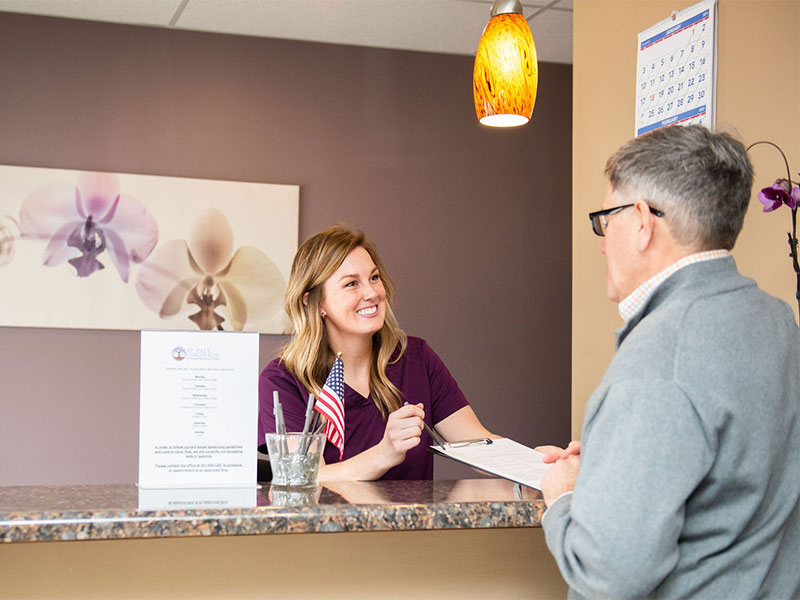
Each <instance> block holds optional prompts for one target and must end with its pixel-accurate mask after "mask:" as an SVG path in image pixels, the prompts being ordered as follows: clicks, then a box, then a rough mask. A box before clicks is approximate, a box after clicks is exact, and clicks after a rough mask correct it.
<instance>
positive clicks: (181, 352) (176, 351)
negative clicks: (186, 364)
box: [172, 346, 186, 361]
mask: <svg viewBox="0 0 800 600" xmlns="http://www.w3.org/2000/svg"><path fill="white" fill-rule="evenodd" d="M172 358H173V359H174V360H178V361H180V360H183V359H184V358H186V348H181V347H180V346H178V347H177V348H173V349H172Z"/></svg>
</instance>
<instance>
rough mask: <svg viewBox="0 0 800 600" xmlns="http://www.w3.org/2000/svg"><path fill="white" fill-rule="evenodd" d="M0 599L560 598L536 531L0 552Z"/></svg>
mask: <svg viewBox="0 0 800 600" xmlns="http://www.w3.org/2000/svg"><path fill="white" fill-rule="evenodd" d="M0 582H1V583H0V596H2V597H3V598H193V599H200V598H237V599H245V598H272V597H275V598H278V597H280V598H323V597H325V598H348V599H349V600H356V599H361V598H411V597H415V596H416V597H424V598H439V599H443V598H458V599H460V598H481V599H482V600H489V599H491V600H494V599H496V598H527V599H530V598H546V599H548V600H550V599H555V598H566V596H567V589H566V586H565V584H564V581H563V579H561V576H560V575H559V572H558V568H557V567H556V564H555V562H554V561H553V559H552V557H551V556H550V554H549V552H548V550H547V547H546V546H545V542H544V532H543V531H542V529H541V528H524V529H482V530H481V529H472V530H446V531H390V532H365V533H330V534H293V535H256V536H222V537H207V538H197V537H192V538H165V539H164V538H162V539H130V540H99V541H80V542H35V543H14V544H2V545H0Z"/></svg>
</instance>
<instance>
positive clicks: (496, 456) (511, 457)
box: [428, 435, 550, 490]
mask: <svg viewBox="0 0 800 600" xmlns="http://www.w3.org/2000/svg"><path fill="white" fill-rule="evenodd" d="M431 437H433V436H431ZM436 437H437V438H439V440H441V437H439V436H438V435H437V436H436ZM434 440H436V438H434ZM428 450H429V451H430V452H433V453H434V454H437V455H439V456H445V457H447V458H450V459H453V460H455V461H457V462H460V463H463V464H465V465H468V466H470V467H473V468H475V469H478V470H480V471H483V472H485V473H488V474H490V475H495V476H497V477H502V478H504V479H508V480H509V481H513V482H515V483H520V484H522V485H527V486H528V487H532V488H535V489H537V490H541V489H542V487H541V481H542V478H543V477H544V475H545V473H547V470H548V469H549V468H550V465H546V464H544V462H542V459H543V458H544V457H545V455H544V454H543V453H542V452H538V451H537V450H534V449H533V448H529V447H528V446H525V445H523V444H520V443H518V442H515V441H514V440H511V439H509V438H495V439H492V438H479V439H475V440H461V441H455V442H445V441H444V440H442V443H438V442H437V443H436V444H434V445H432V446H429V447H428Z"/></svg>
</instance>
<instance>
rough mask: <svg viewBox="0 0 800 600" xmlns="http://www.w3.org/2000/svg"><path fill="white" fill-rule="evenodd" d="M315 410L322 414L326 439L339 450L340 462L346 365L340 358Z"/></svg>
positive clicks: (326, 382) (332, 370) (342, 450)
mask: <svg viewBox="0 0 800 600" xmlns="http://www.w3.org/2000/svg"><path fill="white" fill-rule="evenodd" d="M314 410H316V411H318V412H319V413H320V414H322V415H323V416H324V417H325V418H326V419H327V422H326V423H325V437H327V438H328V441H329V442H330V443H331V444H333V445H334V446H336V447H337V448H339V460H342V455H343V454H344V365H343V364H342V359H341V358H339V357H338V356H337V357H336V360H335V361H334V363H333V368H332V369H331V372H330V374H329V375H328V379H327V380H326V381H325V385H324V386H322V392H321V393H320V395H319V398H317V402H316V403H315V404H314Z"/></svg>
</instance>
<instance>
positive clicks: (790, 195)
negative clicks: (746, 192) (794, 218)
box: [758, 179, 800, 213]
mask: <svg viewBox="0 0 800 600" xmlns="http://www.w3.org/2000/svg"><path fill="white" fill-rule="evenodd" d="M758 201H759V202H761V204H763V205H764V212H765V213H766V212H772V211H773V210H775V209H776V208H780V207H781V204H785V205H786V206H788V207H789V208H791V209H795V208H797V206H798V203H800V188H797V187H796V188H794V189H790V187H789V182H788V181H787V180H786V179H776V180H775V183H773V184H772V185H771V186H769V187H765V188H764V189H762V190H761V191H760V192H759V193H758Z"/></svg>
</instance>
